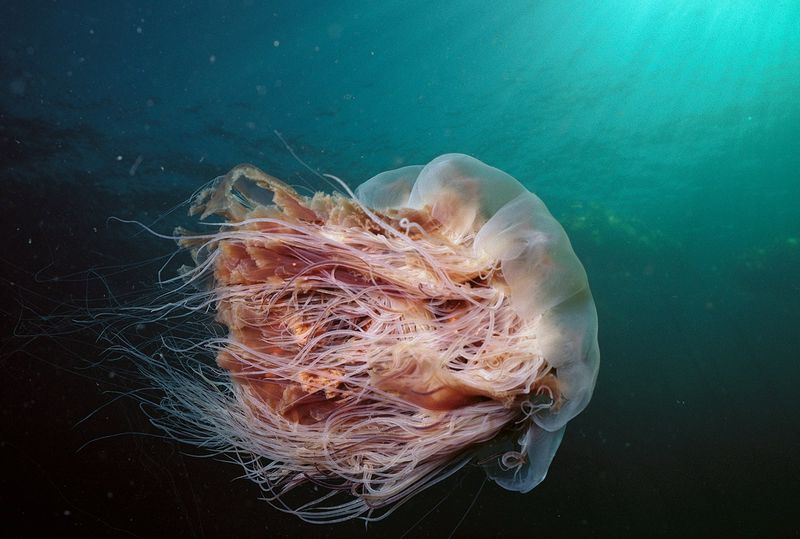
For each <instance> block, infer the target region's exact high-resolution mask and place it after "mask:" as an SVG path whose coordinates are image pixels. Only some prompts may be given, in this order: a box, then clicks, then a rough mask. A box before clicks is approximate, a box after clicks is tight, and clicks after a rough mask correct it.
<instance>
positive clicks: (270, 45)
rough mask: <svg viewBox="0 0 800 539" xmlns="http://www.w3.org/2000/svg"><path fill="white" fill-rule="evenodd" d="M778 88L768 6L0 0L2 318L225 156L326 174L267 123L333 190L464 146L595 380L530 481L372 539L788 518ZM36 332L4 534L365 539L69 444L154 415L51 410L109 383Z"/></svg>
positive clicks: (799, 38)
mask: <svg viewBox="0 0 800 539" xmlns="http://www.w3.org/2000/svg"><path fill="white" fill-rule="evenodd" d="M595 4H599V5H595ZM798 96H800V4H798V3H796V2H790V1H785V2H780V1H774V2H758V1H747V0H731V1H721V0H716V1H712V0H709V1H707V2H697V1H678V0H672V1H667V0H664V1H657V2H637V1H633V0H625V1H623V0H619V1H609V2H602V3H591V2H577V1H561V2H556V1H542V2H522V1H510V2H503V3H501V5H499V6H496V7H492V8H489V7H487V6H486V3H485V2H477V1H461V2H437V3H430V2H417V1H412V2H382V3H360V2H330V3H321V2H311V1H303V2H271V3H260V2H228V3H218V2H187V3H183V4H173V3H160V2H118V3H114V4H113V5H110V4H106V3H103V2H88V1H85V2H73V3H69V4H61V3H57V2H56V3H51V2H8V3H5V4H3V6H2V7H0V162H1V163H2V167H0V174H2V182H3V191H4V196H3V197H2V199H0V210H2V211H0V215H1V216H2V217H0V218H2V219H3V221H2V229H3V230H4V231H6V242H5V247H4V248H3V250H2V255H0V259H2V268H3V282H4V283H6V285H8V283H11V282H13V283H14V285H13V286H10V285H9V286H6V285H4V292H3V304H2V311H3V313H4V314H7V315H9V316H7V317H6V318H7V322H4V324H5V325H7V329H8V331H9V332H11V331H14V327H15V322H14V320H16V319H17V318H18V316H19V311H20V306H19V298H20V297H21V293H20V292H18V289H20V288H25V289H27V290H36V291H39V293H44V294H48V295H50V296H51V297H55V298H63V299H62V301H67V300H68V298H69V297H73V298H74V297H80V294H81V292H80V289H81V285H80V284H77V283H72V284H65V283H53V282H52V281H50V280H49V278H50V277H52V276H63V275H66V274H69V273H71V272H73V271H79V270H81V269H86V268H87V267H92V266H94V265H105V264H108V263H111V262H113V263H115V264H124V263H126V262H128V261H131V260H141V259H142V258H145V257H148V256H156V255H160V254H164V253H165V252H169V250H170V249H171V246H170V245H164V244H163V243H158V242H155V241H152V240H148V239H145V238H143V237H142V236H141V235H137V234H136V233H135V231H132V230H131V229H124V228H123V227H121V226H114V225H113V224H109V223H107V221H106V218H107V217H108V216H110V215H115V216H119V217H123V218H134V219H142V220H143V221H146V222H152V221H153V220H155V219H156V218H157V216H159V215H162V214H165V212H167V211H168V210H169V209H170V208H172V207H173V206H174V205H176V204H178V203H179V202H181V201H182V200H184V199H185V198H186V197H187V196H188V195H189V194H190V193H191V192H192V191H194V190H195V189H196V188H197V187H199V186H200V185H201V184H203V183H204V182H206V181H208V180H209V179H211V178H213V177H214V176H216V175H217V174H220V173H222V172H224V171H226V170H227V169H229V168H231V167H232V166H233V165H235V164H238V163H240V162H252V163H254V164H256V165H258V166H259V167H261V168H263V169H264V170H267V171H269V172H271V173H272V174H274V175H276V176H278V177H281V178H283V179H285V180H286V181H287V182H289V183H293V184H295V185H298V186H302V187H304V188H311V189H317V188H327V186H325V185H323V184H322V183H321V182H319V180H318V179H316V178H315V177H314V176H313V175H312V174H310V173H309V171H308V170H307V169H306V168H304V166H303V165H302V164H300V163H299V162H298V161H297V160H296V159H295V158H294V157H293V156H292V155H291V153H290V152H289V151H288V150H287V148H286V147H285V146H284V144H283V143H282V142H281V140H280V139H279V138H278V136H276V134H275V132H276V131H277V132H279V133H281V134H282V136H283V137H284V138H285V140H286V141H287V143H288V144H289V146H290V147H291V148H292V149H293V150H294V151H295V152H296V154H297V156H298V157H299V158H300V159H302V160H303V161H304V162H305V163H307V164H308V165H309V166H310V167H312V168H313V169H315V170H318V171H320V172H328V173H332V174H335V175H337V176H339V177H341V178H343V179H344V180H345V181H347V182H348V183H349V184H350V185H352V186H355V185H357V184H359V183H360V182H362V181H364V180H366V179H367V178H369V177H370V176H372V175H374V174H376V173H378V172H380V171H382V170H386V169H389V168H394V167H398V166H402V165H408V164H417V163H426V162H427V161H429V160H430V159H431V158H433V157H435V156H437V155H439V154H442V153H447V152H461V153H467V154H470V155H473V156H475V157H477V158H479V159H481V160H483V161H485V162H487V163H489V164H491V165H493V166H496V167H498V168H500V169H503V170H505V171H507V172H509V173H510V174H512V175H513V176H515V177H516V178H517V179H519V180H520V181H522V182H523V183H524V184H525V185H526V186H527V187H528V188H529V189H531V190H532V191H534V192H535V193H537V194H538V195H539V196H540V197H541V198H542V199H543V200H544V201H545V202H546V203H547V204H548V207H549V208H550V210H551V211H552V213H553V214H554V216H555V217H556V218H557V219H558V220H559V221H560V222H561V223H562V224H563V225H564V227H565V229H566V230H567V233H568V234H569V236H570V238H571V240H572V243H573V246H574V248H575V251H576V253H577V254H578V256H579V257H580V258H581V260H582V261H583V263H584V265H585V266H586V270H587V273H588V275H589V280H590V283H591V287H592V291H593V293H594V296H595V300H596V303H597V308H598V314H599V320H600V348H601V356H602V360H601V361H602V362H601V369H600V375H599V379H598V385H597V388H596V391H595V396H594V399H593V401H592V403H591V404H590V405H589V407H588V408H587V410H586V411H585V412H584V413H583V414H581V415H580V416H578V417H577V418H576V419H575V420H574V421H573V422H571V423H570V426H569V428H568V429H567V433H566V436H565V439H564V442H563V445H562V448H561V449H560V451H559V453H558V454H557V456H556V458H555V460H554V462H553V465H552V467H551V470H550V474H549V476H548V478H547V479H546V481H545V482H544V483H543V484H542V485H541V486H540V487H538V488H537V489H536V490H534V491H533V492H531V493H530V494H527V495H516V494H511V493H507V492H504V491H501V490H500V489H499V488H496V487H495V486H494V485H491V484H486V485H485V486H484V487H483V488H482V489H481V481H482V479H481V476H480V473H478V471H477V470H474V471H468V472H467V473H465V474H464V475H463V476H462V477H460V478H456V479H454V480H453V481H452V482H450V483H446V484H445V485H443V486H442V487H441V488H440V489H438V490H436V489H434V491H431V492H430V493H428V494H424V495H421V496H420V497H418V498H417V499H415V500H414V502H412V503H411V504H410V505H409V507H408V508H404V509H403V510H401V511H400V512H398V514H397V516H396V517H393V518H392V519H390V520H388V521H386V522H383V523H380V524H377V525H375V526H371V527H370V528H369V530H368V531H367V532H366V534H367V536H372V535H386V536H389V537H396V536H400V535H402V534H403V533H406V532H408V537H417V536H420V537H435V536H445V537H446V536H447V535H448V534H450V533H451V532H455V535H456V536H465V537H473V536H474V537H483V536H486V537H509V536H511V537H521V536H527V535H532V534H534V533H541V534H545V535H549V536H574V535H600V536H606V535H615V536H618V535H620V534H623V533H629V534H634V535H637V536H641V535H647V536H651V535H661V536H680V535H686V534H691V535H699V534H705V535H709V534H715V535H731V534H732V535H739V536H758V537H764V536H788V535H797V534H800V528H799V527H798V524H797V522H796V519H793V518H792V517H791V515H792V513H793V510H794V507H795V505H796V503H795V501H796V500H797V499H798V495H800V492H798V477H800V461H798V457H797V455H798V452H799V451H800V429H798V428H797V425H796V418H797V414H798V412H800V404H799V403H798V397H797V395H798V390H797V388H798V382H800V368H799V367H798V358H800V331H798V327H800V326H799V325H798V323H799V322H800V310H799V309H798V307H800V284H798V277H800V209H799V208H800V97H798ZM181 219H182V218H181V217H179V216H178V215H177V213H172V214H168V215H166V216H165V217H164V218H162V220H160V221H159V226H160V228H159V229H160V230H162V231H166V232H169V231H170V230H171V226H173V225H174V224H175V223H176V222H179V221H180V220H181ZM45 277H46V279H45ZM152 278H153V276H152V275H151V274H148V273H146V272H142V273H141V274H139V275H137V276H136V277H135V279H133V281H132V284H131V283H118V284H120V285H121V286H129V288H130V287H135V286H138V287H139V288H141V287H144V286H147V285H146V283H148V282H152ZM43 280H46V281H47V283H46V285H43V284H42V281H43ZM112 280H113V279H112ZM43 286H44V287H45V289H43V288H42V287H43ZM43 290H44V291H43ZM5 327H6V326H4V328H5ZM4 331H5V330H4ZM48 342H49V341H44V342H42V341H41V340H36V341H34V342H33V343H32V344H29V343H27V341H26V344H25V346H24V347H20V346H16V345H14V346H9V347H5V348H3V354H4V357H3V366H4V370H6V371H7V372H8V376H9V382H10V384H9V389H8V391H4V392H3V393H2V397H0V399H2V403H3V411H4V414H3V429H2V434H1V435H0V436H2V440H0V451H2V452H3V456H2V459H3V462H4V470H6V473H4V474H3V477H2V479H0V481H2V484H3V488H2V490H3V491H4V492H13V493H16V495H14V496H9V497H8V498H6V502H5V503H4V506H5V508H4V514H7V515H8V516H7V518H10V519H11V521H14V522H25V523H26V526H28V528H26V529H29V530H30V535H35V534H36V533H35V532H36V531H37V530H38V531H44V530H58V531H61V532H64V533H70V534H75V535H77V534H81V533H86V534H88V533H91V534H102V533H104V532H105V533H114V534H121V533H122V530H124V531H127V532H130V533H131V534H134V535H137V536H153V535H160V534H161V533H164V532H165V531H169V532H170V534H172V535H186V536H188V535H194V536H211V537H214V536H219V535H221V534H223V533H226V532H230V533H233V534H234V535H241V536H260V537H264V536H268V537H294V536H297V535H298V534H300V535H302V536H319V537H337V536H345V535H348V536H349V535H353V534H354V533H355V534H364V533H365V532H364V528H363V526H362V525H361V524H353V525H344V526H339V527H325V528H319V527H316V528H315V527H309V526H306V525H303V524H301V523H299V522H295V521H294V520H292V519H289V518H287V517H285V516H282V515H280V514H278V513H276V512H274V511H272V510H271V509H270V508H269V506H268V505H267V504H265V503H263V502H258V501H257V500H256V498H257V496H258V492H257V489H256V488H255V487H253V486H251V485H249V484H247V483H245V482H244V481H238V482H234V483H230V480H231V479H233V478H234V477H235V476H236V474H237V473H238V470H236V469H235V468H233V467H231V466H228V465H225V464H220V463H215V462H213V461H209V460H201V459H195V458H193V457H188V456H185V455H183V453H181V451H183V450H185V451H188V449H186V448H181V447H179V446H177V445H175V444H171V443H170V442H168V441H159V440H153V439H152V438H149V437H141V438H135V437H127V438H125V437H122V438H112V439H110V440H108V441H99V442H96V443H93V444H92V445H90V446H89V447H88V448H86V449H85V450H82V451H80V452H77V453H76V449H78V448H79V447H80V446H81V445H83V444H84V443H85V442H86V441H88V440H90V439H94V438H97V437H102V436H104V435H108V434H113V433H119V432H128V431H132V432H137V431H139V430H143V431H147V432H151V433H152V432H154V431H152V430H150V431H148V430H147V429H149V428H150V427H149V426H148V425H147V424H146V422H144V420H143V419H142V418H141V417H140V414H139V413H138V410H136V409H135V406H134V407H133V409H129V408H126V407H125V405H124V404H121V403H115V404H114V406H112V407H110V408H108V410H110V411H109V412H108V416H106V415H104V414H99V415H98V416H97V417H96V418H95V420H94V422H92V421H89V422H87V423H82V424H81V425H80V426H78V427H75V424H76V423H77V422H78V421H79V420H80V419H82V418H83V417H84V416H86V415H88V414H89V413H90V412H92V410H94V409H95V408H96V407H97V406H99V405H100V404H102V403H103V402H106V401H107V400H108V399H109V397H108V396H107V395H103V394H101V393H100V389H104V388H103V387H102V385H101V387H100V388H98V386H97V384H96V383H95V381H94V380H93V379H91V377H88V378H82V377H74V376H72V375H68V374H65V373H64V372H62V371H60V370H59V369H58V368H53V367H52V366H53V365H54V364H55V365H58V364H59V358H60V355H61V354H62V353H63V346H61V345H59V346H55V348H54V347H53V344H52V343H50V344H48ZM89 345H90V343H77V344H74V346H77V347H82V346H87V347H88V346H89ZM60 350H61V351H60ZM86 354H89V355H91V352H88V351H87V352H86ZM65 357H66V356H65ZM43 358H44V359H45V360H46V361H43ZM87 359H91V357H89V358H87ZM104 410H105V409H104ZM132 440H133V441H132ZM109 493H111V496H109V495H108V494H109ZM448 493H449V497H448V498H447V499H446V500H445V501H444V502H443V503H442V504H441V505H439V506H438V508H437V509H436V510H434V511H433V512H432V513H431V514H430V515H429V516H428V517H426V518H425V519H424V520H422V522H420V523H419V524H416V525H414V522H416V521H417V520H418V518H419V517H421V516H423V514H424V513H425V512H426V511H427V509H428V508H431V507H433V506H434V505H436V503H438V502H439V500H440V499H442V498H443V497H444V496H447V495H448ZM476 494H479V495H478V496H477V498H475V496H476ZM473 499H474V500H475V503H474V505H471V503H472V501H473ZM468 508H469V510H468ZM464 515H466V516H464ZM462 516H464V520H463V522H461V523H460V524H459V521H460V519H461V518H462Z"/></svg>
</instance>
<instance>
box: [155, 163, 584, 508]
mask: <svg viewBox="0 0 800 539" xmlns="http://www.w3.org/2000/svg"><path fill="white" fill-rule="evenodd" d="M340 186H341V190H342V191H343V192H344V193H343V194H340V193H338V192H334V193H333V194H328V193H323V192H318V193H315V194H313V195H312V196H303V195H300V194H299V193H298V192H297V191H295V190H294V189H293V188H292V187H290V186H289V185H287V184H285V183H283V182H281V181H280V180H278V179H277V178H274V177H272V176H270V175H268V174H266V173H264V172H262V171H261V170H259V169H258V168H256V167H255V166H252V165H247V164H245V165H239V166H237V167H235V168H234V169H233V170H231V171H230V172H229V173H228V174H227V175H225V176H224V177H221V178H219V179H217V180H216V181H215V182H214V183H213V184H212V185H210V186H209V187H207V188H206V189H204V190H203V191H201V192H200V193H199V194H198V195H197V196H196V197H195V199H194V200H193V203H192V206H191V210H190V213H191V214H192V215H196V216H199V222H200V223H206V224H207V225H208V226H209V227H210V228H209V229H208V230H211V232H205V233H204V232H190V231H188V230H185V229H178V230H177V231H176V234H175V238H177V239H178V242H179V244H180V245H181V247H182V248H184V249H186V250H188V251H189V252H190V253H191V255H192V260H193V264H191V265H188V266H185V267H183V268H182V270H181V279H182V281H181V285H180V286H181V287H191V286H194V287H196V289H195V290H196V291H195V292H193V293H192V294H191V295H190V300H184V301H182V302H172V303H171V304H170V305H171V307H170V309H175V308H178V307H176V305H177V306H180V307H182V308H188V309H190V310H193V311H205V312H211V313H212V315H213V316H214V317H215V319H216V322H217V323H218V324H219V327H220V328H223V330H224V331H221V332H218V334H216V335H210V336H208V337H206V338H199V339H197V341H196V342H193V343H190V344H188V345H186V346H184V347H183V348H182V349H181V350H178V349H177V348H178V347H173V349H172V350H171V351H172V352H173V353H174V352H178V351H179V352H180V353H181V354H183V357H186V356H191V355H196V354H199V355H201V356H202V355H205V356H207V357H210V358H212V359H213V364H212V365H211V366H206V367H205V368H203V369H199V368H191V367H186V365H187V363H186V362H184V363H183V365H184V367H178V366H176V364H174V363H170V361H169V360H168V359H164V358H165V357H166V356H165V355H163V354H160V355H159V358H161V359H157V358H155V357H154V356H148V357H146V358H144V357H143V359H145V364H146V365H147V366H148V367H147V368H148V370H149V375H150V377H151V378H152V379H153V380H154V381H155V382H157V384H158V385H159V386H160V387H161V388H162V389H163V392H164V397H163V399H162V401H161V402H160V403H159V408H160V410H161V411H162V412H164V413H163V414H162V416H161V417H160V418H157V419H156V423H157V424H158V425H159V426H160V427H161V428H163V429H164V430H166V431H167V432H168V433H169V434H170V435H171V436H172V437H174V438H177V439H181V440H185V441H187V442H189V443H194V444H196V445H198V446H201V447H203V448H205V449H208V450H211V451H215V452H217V453H219V454H224V455H227V456H228V457H230V458H231V459H233V460H235V461H236V462H238V463H240V464H241V465H242V466H243V468H244V470H245V473H246V476H247V477H248V478H249V479H251V480H253V481H254V482H256V483H257V484H258V485H259V486H260V487H261V489H262V490H263V492H264V494H265V498H266V499H268V500H269V501H270V502H271V503H272V504H273V505H274V506H275V507H277V508H278V509H280V510H283V511H288V512H291V513H293V514H295V515H297V516H298V517H300V518H301V519H303V520H306V521H309V522H315V523H322V522H339V521H343V520H347V519H350V518H354V517H361V518H380V517H382V516H385V515H386V514H389V513H390V512H391V511H392V510H393V509H394V508H396V507H397V506H398V505H399V504H401V503H402V502H404V501H406V500H408V499H409V498H410V497H411V496H413V495H415V494H416V493H418V492H420V491H422V490H423V489H425V488H427V487H429V486H431V485H433V484H435V483H437V482H439V481H441V480H443V479H444V478H446V477H448V476H450V475H451V474H453V473H455V472H456V471H457V470H459V469H460V468H461V467H463V466H464V465H466V464H468V463H474V464H476V465H478V466H480V467H482V468H483V469H484V470H485V473H486V475H487V476H488V477H489V478H490V479H491V480H493V481H495V482H496V483H497V484H498V485H500V486H501V487H503V488H505V489H508V490H513V491H519V492H522V493H525V492H528V491H530V490H531V489H533V488H534V487H535V486H536V485H537V484H539V483H540V482H541V481H542V480H543V479H544V478H545V475H546V473H547V471H548V468H549V466H550V464H551V461H552V460H553V457H554V455H555V452H556V450H557V448H558V446H559V444H560V443H561V439H562V436H563V434H564V429H565V426H566V424H567V422H569V420H570V419H572V418H573V417H575V416H576V415H577V414H578V413H579V412H581V411H582V410H583V409H584V408H585V406H586V405H587V403H588V402H589V399H590V398H591V395H592V391H593V388H594V385H595V380H596V377H597V372H598V367H599V351H598V344H597V315H596V310H595V306H594V302H593V300H592V296H591V293H590V291H589V286H588V281H587V276H586V273H585V271H584V268H583V266H582V265H581V263H580V262H579V260H578V258H577V257H576V255H575V253H574V252H573V249H572V247H571V245H570V242H569V240H568V238H567V235H566V234H565V232H564V230H563V228H562V227H561V226H560V225H559V224H558V222H557V221H556V220H555V219H554V218H553V216H552V215H551V214H550V213H549V212H548V210H547V208H546V207H545V205H544V203H543V202H542V201H541V200H540V199H539V198H538V197H537V196H536V195H534V194H533V193H531V192H529V191H528V190H527V189H526V188H525V187H524V186H523V185H522V184H521V183H520V182H518V181H517V180H515V179H514V178H512V177H511V176H510V175H508V174H506V173H504V172H502V171H500V170H498V169H496V168H493V167H491V166H489V165H486V164H484V163H483V162H481V161H479V160H477V159H475V158H472V157H469V156H467V155H462V154H447V155H442V156H440V157H438V158H436V159H434V160H433V161H431V162H430V163H428V164H427V165H425V166H409V167H403V168H400V169H397V170H391V171H387V172H384V173H381V174H378V175H377V176H375V177H373V178H371V179H370V180H368V181H366V182H365V183H363V184H361V185H360V186H359V187H358V188H357V189H356V191H355V193H353V192H352V191H350V190H349V189H348V188H347V186H346V184H344V183H343V182H342V183H341V184H340ZM304 485H311V486H314V487H316V488H314V489H306V491H305V495H303V494H301V495H299V496H298V495H297V493H298V492H303V488H301V487H303V486H304ZM320 492H322V494H320Z"/></svg>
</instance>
